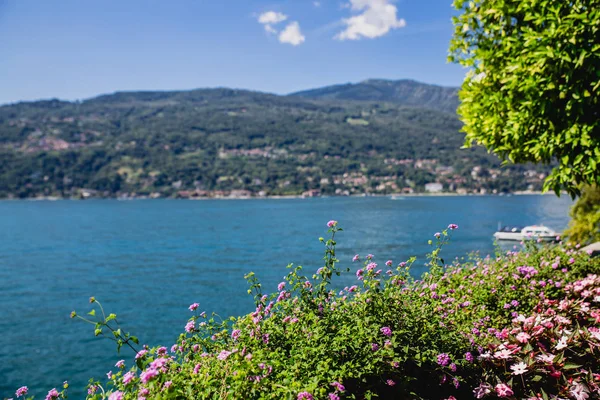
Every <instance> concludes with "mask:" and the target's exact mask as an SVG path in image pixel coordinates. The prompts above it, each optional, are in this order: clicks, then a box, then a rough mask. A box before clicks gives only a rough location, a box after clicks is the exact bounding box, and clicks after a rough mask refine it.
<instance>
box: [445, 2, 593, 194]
mask: <svg viewBox="0 0 600 400" xmlns="http://www.w3.org/2000/svg"><path fill="white" fill-rule="evenodd" d="M454 7H455V8H456V9H457V10H458V11H459V12H460V14H459V15H458V16H456V17H455V18H454V26H455V32H454V37H453V39H452V42H451V45H450V57H449V58H450V60H451V61H454V62H457V63H460V64H462V65H463V66H466V67H467V68H469V69H470V70H471V71H470V74H468V76H467V78H466V79H465V81H464V83H463V86H462V89H461V91H460V98H461V105H460V106H459V109H458V112H459V114H460V115H461V117H462V120H463V122H464V124H465V125H464V128H463V129H464V132H465V133H466V144H467V145H470V144H471V143H473V142H475V143H478V144H482V145H484V146H485V147H487V148H488V149H489V150H490V151H492V152H494V153H496V154H498V155H499V156H500V157H501V158H502V159H504V160H510V161H512V162H515V163H522V162H535V163H544V164H553V166H554V168H553V171H552V174H550V176H549V177H548V178H547V179H546V182H545V188H546V189H553V190H554V191H555V192H556V193H557V194H559V192H560V190H562V189H565V190H567V191H568V192H569V194H571V196H576V195H579V194H580V185H581V184H582V183H587V184H600V168H599V167H598V163H600V118H599V116H600V100H599V99H600V0H573V1H564V0H523V1H514V0H474V1H465V0H455V1H454Z"/></svg>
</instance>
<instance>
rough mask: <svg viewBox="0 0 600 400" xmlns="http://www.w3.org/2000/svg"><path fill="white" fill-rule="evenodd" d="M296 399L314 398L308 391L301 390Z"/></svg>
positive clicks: (310, 399)
mask: <svg viewBox="0 0 600 400" xmlns="http://www.w3.org/2000/svg"><path fill="white" fill-rule="evenodd" d="M297 399H298V400H302V399H306V400H313V399H314V397H313V395H312V394H310V393H308V392H301V393H298V397H297Z"/></svg>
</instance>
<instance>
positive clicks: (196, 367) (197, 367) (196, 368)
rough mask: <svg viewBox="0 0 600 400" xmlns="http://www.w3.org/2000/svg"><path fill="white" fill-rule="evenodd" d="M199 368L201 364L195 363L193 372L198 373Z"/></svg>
mask: <svg viewBox="0 0 600 400" xmlns="http://www.w3.org/2000/svg"><path fill="white" fill-rule="evenodd" d="M200 368H201V365H200V364H196V365H195V366H194V373H195V374H197V373H198V371H200Z"/></svg>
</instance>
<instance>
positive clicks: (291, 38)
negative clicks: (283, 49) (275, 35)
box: [279, 21, 305, 46]
mask: <svg viewBox="0 0 600 400" xmlns="http://www.w3.org/2000/svg"><path fill="white" fill-rule="evenodd" d="M304 39H305V37H304V35H302V32H301V31H300V24H298V22H296V21H294V22H290V23H289V24H288V25H287V26H286V27H285V29H284V30H283V31H281V33H280V34H279V41H280V42H281V43H289V44H291V45H292V46H298V45H299V44H302V43H303V42H304Z"/></svg>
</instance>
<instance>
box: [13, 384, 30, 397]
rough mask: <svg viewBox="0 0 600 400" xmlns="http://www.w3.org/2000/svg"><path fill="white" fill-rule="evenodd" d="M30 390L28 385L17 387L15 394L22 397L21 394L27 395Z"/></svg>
mask: <svg viewBox="0 0 600 400" xmlns="http://www.w3.org/2000/svg"><path fill="white" fill-rule="evenodd" d="M28 391H29V389H28V388H27V386H21V387H20V388H18V389H17V391H16V392H15V394H16V395H17V397H21V396H25V395H26V394H27V392H28Z"/></svg>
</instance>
